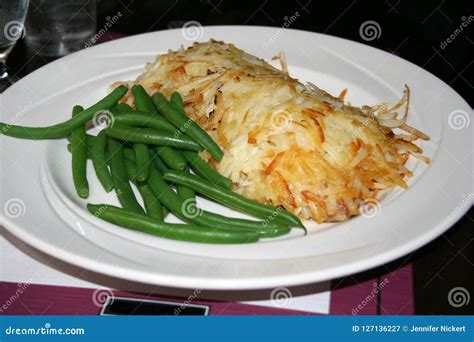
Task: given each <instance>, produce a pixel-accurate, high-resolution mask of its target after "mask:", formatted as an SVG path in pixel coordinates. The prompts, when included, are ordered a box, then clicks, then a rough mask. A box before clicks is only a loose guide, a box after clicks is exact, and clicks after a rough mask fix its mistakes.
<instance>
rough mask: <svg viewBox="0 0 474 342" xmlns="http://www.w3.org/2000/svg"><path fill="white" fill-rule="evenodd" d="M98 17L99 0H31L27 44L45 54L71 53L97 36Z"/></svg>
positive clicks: (27, 23) (61, 54)
mask: <svg viewBox="0 0 474 342" xmlns="http://www.w3.org/2000/svg"><path fill="white" fill-rule="evenodd" d="M2 1H4V0H2ZM96 18H97V9H96V1H95V0H60V1H58V0H30V9H29V11H28V17H27V18H26V32H27V35H26V43H27V45H28V47H30V48H32V49H33V50H34V51H35V52H36V53H39V54H41V55H45V56H64V55H67V54H69V53H71V52H74V51H77V50H80V49H83V48H84V47H85V45H86V43H87V42H88V41H89V40H90V39H91V38H92V37H93V36H94V34H95V30H96Z"/></svg>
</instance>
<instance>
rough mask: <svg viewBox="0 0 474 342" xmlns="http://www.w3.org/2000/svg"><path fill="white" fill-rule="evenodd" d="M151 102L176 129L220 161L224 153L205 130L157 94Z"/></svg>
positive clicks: (182, 110) (181, 110)
mask: <svg viewBox="0 0 474 342" xmlns="http://www.w3.org/2000/svg"><path fill="white" fill-rule="evenodd" d="M153 102H154V103H155V106H156V108H157V109H158V111H159V112H160V113H161V114H163V116H164V117H165V118H167V119H168V120H169V121H170V122H171V123H172V124H173V125H174V126H175V127H176V128H179V129H180V130H181V131H184V132H185V133H186V134H187V135H188V136H190V137H191V138H193V139H194V140H195V141H196V142H197V143H198V144H199V145H200V146H201V147H203V148H204V149H206V150H207V151H208V152H209V153H210V154H211V155H212V156H213V157H214V159H215V160H217V161H221V160H222V156H223V155H224V153H223V152H222V150H221V149H220V147H219V145H217V144H216V143H215V142H214V140H212V138H211V137H210V136H209V135H208V134H207V132H206V131H205V130H203V129H202V128H201V127H200V126H199V125H198V124H197V123H195V122H194V121H193V120H192V119H191V118H189V117H188V116H187V115H186V114H185V112H184V109H182V108H181V109H179V108H177V107H176V106H175V105H172V104H171V103H169V102H168V101H167V100H166V98H165V97H164V96H163V95H162V94H160V93H158V92H156V93H155V94H153Z"/></svg>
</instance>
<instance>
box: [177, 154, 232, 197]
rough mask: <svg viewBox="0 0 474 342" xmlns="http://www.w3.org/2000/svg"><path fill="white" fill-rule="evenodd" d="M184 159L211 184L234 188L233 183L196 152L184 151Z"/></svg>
mask: <svg viewBox="0 0 474 342" xmlns="http://www.w3.org/2000/svg"><path fill="white" fill-rule="evenodd" d="M183 155H184V157H185V158H186V159H187V160H188V162H189V163H190V164H191V167H192V169H193V170H194V172H196V173H197V174H198V175H199V176H201V177H203V178H206V179H207V180H209V181H210V182H211V183H214V184H216V185H220V186H223V187H224V188H227V189H230V188H232V181H231V180H230V179H229V178H227V177H224V176H223V175H221V174H220V173H219V172H217V171H216V170H214V169H213V168H212V167H211V166H210V165H209V164H208V163H207V162H206V161H205V160H203V159H202V158H201V157H199V155H198V154H197V153H196V152H191V151H183Z"/></svg>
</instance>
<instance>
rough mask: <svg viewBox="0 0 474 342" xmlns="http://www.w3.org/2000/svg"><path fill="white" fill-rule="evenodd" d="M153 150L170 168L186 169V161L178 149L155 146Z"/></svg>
mask: <svg viewBox="0 0 474 342" xmlns="http://www.w3.org/2000/svg"><path fill="white" fill-rule="evenodd" d="M155 151H156V153H157V154H158V156H159V157H160V158H161V159H162V160H163V162H164V163H165V164H166V165H167V166H168V167H169V168H170V169H173V170H180V171H184V170H185V169H186V165H187V164H188V163H187V162H186V159H184V157H183V155H182V154H181V153H180V152H179V151H177V150H175V149H173V148H171V147H168V146H156V148H155Z"/></svg>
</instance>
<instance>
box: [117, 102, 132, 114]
mask: <svg viewBox="0 0 474 342" xmlns="http://www.w3.org/2000/svg"><path fill="white" fill-rule="evenodd" d="M115 106H116V107H117V110H118V111H119V112H129V111H131V110H132V107H130V106H129V105H128V104H126V103H117V104H116V105H115Z"/></svg>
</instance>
